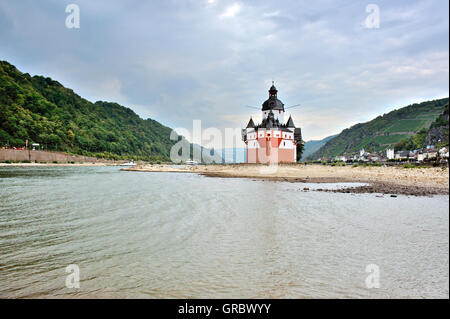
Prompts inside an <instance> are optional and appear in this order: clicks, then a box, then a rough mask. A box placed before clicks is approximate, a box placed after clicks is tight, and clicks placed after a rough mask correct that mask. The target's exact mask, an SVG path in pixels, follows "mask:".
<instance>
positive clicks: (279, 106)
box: [262, 96, 284, 111]
mask: <svg viewBox="0 0 450 319" xmlns="http://www.w3.org/2000/svg"><path fill="white" fill-rule="evenodd" d="M262 110H263V111H267V110H281V111H284V104H283V102H281V101H280V100H279V99H277V97H276V96H271V97H269V98H268V99H267V100H266V101H265V102H264V103H263V104H262Z"/></svg>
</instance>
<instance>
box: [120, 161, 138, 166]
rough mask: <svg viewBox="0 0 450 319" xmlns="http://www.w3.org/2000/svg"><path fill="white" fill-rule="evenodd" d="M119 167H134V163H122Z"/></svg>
mask: <svg viewBox="0 0 450 319" xmlns="http://www.w3.org/2000/svg"><path fill="white" fill-rule="evenodd" d="M120 166H136V163H135V162H133V161H131V162H128V163H122V164H120Z"/></svg>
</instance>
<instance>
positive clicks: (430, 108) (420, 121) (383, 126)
mask: <svg viewBox="0 0 450 319" xmlns="http://www.w3.org/2000/svg"><path fill="white" fill-rule="evenodd" d="M446 107H447V108H448V98H443V99H438V100H433V101H426V102H422V103H419V104H417V103H415V104H412V105H409V106H406V107H402V108H400V109H397V110H394V111H391V112H389V113H387V114H384V115H382V116H381V115H380V116H378V117H377V118H375V119H373V120H371V121H369V122H366V123H359V124H356V125H354V126H352V127H350V128H347V129H345V130H343V131H342V132H341V133H340V134H338V135H337V136H336V137H334V138H332V139H330V140H328V141H327V142H326V143H325V144H324V145H323V146H322V147H320V149H319V150H318V151H316V152H314V153H312V154H311V155H309V156H307V159H308V160H313V159H317V158H323V157H325V158H334V157H335V156H339V155H350V154H354V153H356V152H358V151H359V150H360V149H362V148H364V149H365V150H366V151H369V152H377V151H382V150H385V149H387V148H392V147H394V146H395V145H396V144H397V143H399V142H400V141H403V140H406V139H408V138H411V137H412V136H414V135H416V134H417V133H418V132H420V131H421V130H423V129H428V128H429V127H430V126H431V124H432V123H433V122H434V121H435V120H436V119H437V118H438V117H439V116H441V115H442V113H443V112H444V110H445V108H446Z"/></svg>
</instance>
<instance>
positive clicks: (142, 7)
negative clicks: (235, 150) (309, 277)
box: [0, 0, 449, 140]
mask: <svg viewBox="0 0 450 319" xmlns="http://www.w3.org/2000/svg"><path fill="white" fill-rule="evenodd" d="M70 3H74V4H77V5H78V6H79V8H80V28H79V29H75V28H73V29H68V28H66V25H65V21H66V17H67V16H68V13H66V12H65V9H66V6H67V5H68V4H70ZM370 3H374V4H377V5H378V8H379V13H380V21H379V28H367V26H366V25H365V21H366V18H367V16H369V15H370V14H371V13H370V12H369V13H368V12H366V6H367V5H368V4H370ZM448 5H449V4H448V1H447V0H439V1H429V0H426V1H425V0H424V1H393V0H389V1H374V0H372V1H299V0H292V1H261V0H254V1H228V0H164V1H140V0H139V1H138V0H135V1H111V0H109V1H106V0H105V1H99V0H96V1H87V0H86V1H84V0H83V1H62V0H45V1H44V0H41V1H34V0H20V1H17V0H0V59H2V60H7V61H9V62H10V63H12V64H14V65H16V66H17V67H18V68H19V70H21V71H22V72H28V73H30V74H32V75H34V74H39V75H45V76H50V77H52V78H54V79H56V80H58V81H59V82H61V83H62V84H63V85H65V86H67V87H70V88H72V89H73V90H74V91H75V92H77V93H78V94H79V95H81V96H82V97H85V98H87V99H88V100H91V101H97V100H105V101H115V102H118V103H120V104H122V105H125V106H127V107H130V108H132V109H133V110H134V111H135V112H136V113H138V114H139V115H140V116H141V117H143V118H148V117H151V118H153V119H156V120H157V121H159V122H161V123H163V124H165V125H167V126H170V127H173V128H175V127H186V128H192V120H194V119H200V120H202V127H203V128H206V127H218V128H220V129H223V128H225V127H233V128H235V127H244V126H245V125H246V123H247V122H248V119H249V117H250V116H251V115H252V116H253V118H254V119H255V121H256V122H258V121H260V112H258V111H257V110H252V109H250V108H246V107H245V105H253V106H257V107H260V106H261V103H262V102H263V101H264V100H265V99H266V98H267V96H268V93H267V90H268V88H269V86H270V85H271V81H272V80H275V85H276V86H277V88H278V90H279V92H278V97H279V98H280V99H281V101H283V102H284V104H285V106H289V105H294V104H298V103H301V105H302V106H301V107H298V108H293V109H292V110H291V111H292V115H293V117H294V122H295V124H296V125H297V126H301V127H302V130H303V136H304V139H305V140H310V139H320V138H323V137H326V136H328V135H331V134H336V133H339V132H340V131H341V130H342V129H344V128H346V127H348V126H350V125H353V124H355V123H358V122H363V121H367V120H370V119H372V118H374V117H376V116H378V115H380V114H383V113H385V112H387V111H390V110H392V109H394V108H397V107H400V106H405V105H407V104H410V103H412V102H417V101H424V100H428V99H434V98H440V97H447V96H448V95H449V42H448V41H449V40H448V37H449V13H448V12H449V8H448Z"/></svg>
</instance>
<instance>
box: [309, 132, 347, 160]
mask: <svg viewBox="0 0 450 319" xmlns="http://www.w3.org/2000/svg"><path fill="white" fill-rule="evenodd" d="M337 135H338V134H335V135H331V136H327V137H325V138H323V139H321V140H311V141H307V142H305V147H304V149H303V154H302V158H301V160H302V161H304V160H305V159H307V158H308V157H309V156H310V155H312V154H314V153H315V152H317V151H318V150H319V149H320V148H321V147H322V146H324V145H325V144H326V142H328V141H329V140H331V139H332V138H334V137H336V136H337Z"/></svg>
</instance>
